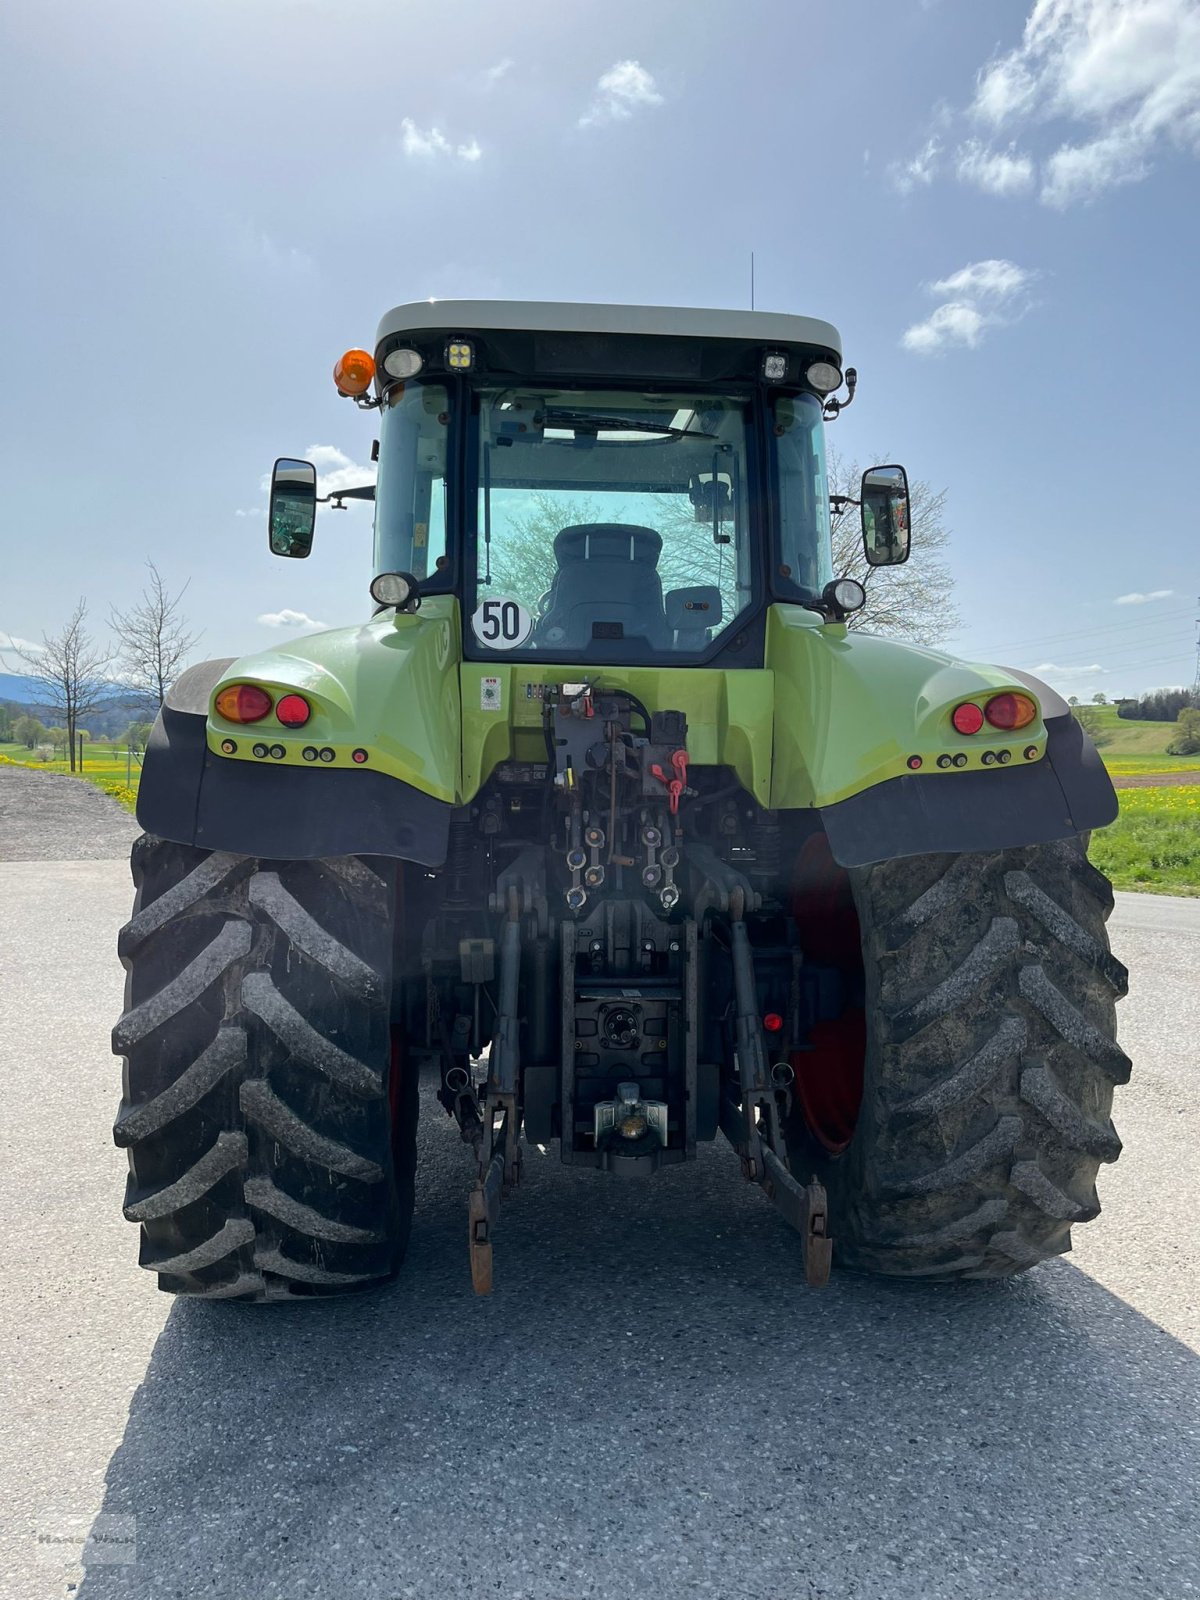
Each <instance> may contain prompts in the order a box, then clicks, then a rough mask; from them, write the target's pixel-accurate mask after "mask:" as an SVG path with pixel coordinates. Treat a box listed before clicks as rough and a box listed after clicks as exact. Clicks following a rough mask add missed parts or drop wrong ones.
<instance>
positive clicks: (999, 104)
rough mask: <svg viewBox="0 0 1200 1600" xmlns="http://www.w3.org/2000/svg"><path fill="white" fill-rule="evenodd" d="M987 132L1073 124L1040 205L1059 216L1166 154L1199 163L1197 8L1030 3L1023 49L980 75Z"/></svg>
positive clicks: (1188, 0)
mask: <svg viewBox="0 0 1200 1600" xmlns="http://www.w3.org/2000/svg"><path fill="white" fill-rule="evenodd" d="M970 109H971V112H972V114H973V115H974V116H975V118H976V119H977V120H978V121H980V122H983V123H985V124H987V125H989V126H991V127H993V128H999V127H1003V126H1006V125H1007V126H1010V127H1011V126H1014V125H1019V124H1026V125H1029V124H1033V123H1040V122H1047V121H1050V120H1058V121H1065V122H1067V123H1075V124H1077V125H1079V129H1080V132H1081V133H1082V135H1083V136H1082V137H1075V138H1071V139H1068V140H1067V141H1066V142H1064V143H1063V144H1061V145H1060V146H1059V147H1058V148H1057V149H1056V150H1055V151H1053V153H1052V154H1051V155H1050V156H1049V157H1048V159H1047V160H1046V162H1045V164H1044V167H1043V171H1042V188H1041V199H1042V200H1043V202H1044V203H1045V204H1047V205H1052V206H1058V207H1063V206H1067V205H1071V204H1072V203H1074V202H1076V201H1088V200H1092V199H1094V198H1095V197H1096V196H1097V195H1099V194H1102V193H1103V192H1104V191H1105V190H1106V189H1110V188H1112V187H1114V186H1115V185H1117V184H1122V183H1135V182H1137V181H1138V180H1139V179H1141V178H1143V177H1144V176H1145V175H1146V174H1147V173H1148V172H1149V171H1150V170H1151V167H1152V166H1153V162H1154V159H1155V157H1157V156H1158V155H1160V154H1162V153H1163V152H1164V151H1165V150H1169V149H1171V148H1175V149H1179V150H1182V151H1184V152H1185V153H1187V154H1191V155H1200V7H1198V6H1197V5H1196V3H1195V0H1035V3H1034V5H1033V7H1032V9H1031V11H1030V13H1029V16H1028V18H1027V20H1026V23H1025V29H1024V33H1023V35H1022V39H1021V43H1020V44H1019V45H1018V46H1017V47H1016V48H1015V49H1013V50H1010V51H1008V52H1006V53H1005V54H1003V55H1001V56H999V57H997V58H996V59H995V60H993V61H992V62H990V63H989V64H988V66H987V67H985V68H984V69H983V71H982V72H981V73H980V74H979V77H978V80H977V83H976V89H975V96H974V99H973V101H972V104H971V108H970Z"/></svg>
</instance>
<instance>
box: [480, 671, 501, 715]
mask: <svg viewBox="0 0 1200 1600" xmlns="http://www.w3.org/2000/svg"><path fill="white" fill-rule="evenodd" d="M503 703H504V699H503V695H502V693H501V689H500V679H499V678H480V680H479V709H480V711H499V710H500V709H501V708H502V706H503Z"/></svg>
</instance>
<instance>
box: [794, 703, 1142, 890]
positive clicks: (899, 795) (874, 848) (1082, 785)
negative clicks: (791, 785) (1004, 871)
mask: <svg viewBox="0 0 1200 1600" xmlns="http://www.w3.org/2000/svg"><path fill="white" fill-rule="evenodd" d="M1116 815H1117V796H1116V791H1115V790H1114V789H1113V786H1112V779H1111V778H1110V777H1109V775H1108V773H1107V771H1106V770H1105V767H1104V763H1103V762H1102V761H1101V760H1100V757H1099V755H1098V754H1097V753H1096V747H1095V745H1093V743H1092V741H1091V740H1090V739H1089V738H1088V737H1087V735H1086V734H1085V733H1084V731H1083V729H1082V728H1081V727H1080V725H1079V723H1078V722H1076V720H1075V718H1074V717H1072V716H1070V715H1067V716H1063V717H1048V718H1047V719H1046V753H1045V755H1044V756H1043V757H1042V759H1041V760H1040V761H1036V762H1030V763H1029V765H1027V766H1007V767H989V768H987V769H986V770H983V771H974V772H942V773H931V774H929V775H927V776H921V777H918V776H917V775H916V774H914V775H913V776H911V777H909V776H907V775H906V776H905V777H903V778H890V779H889V780H888V781H887V782H886V783H879V784H876V785H875V786H874V787H873V788H870V789H864V790H863V792H862V793H861V794H856V795H852V796H851V797H850V799H849V800H842V801H839V802H838V804H837V805H832V806H824V807H822V808H821V820H822V822H823V823H824V825H825V832H826V834H827V836H828V838H829V847H830V849H831V850H832V852H833V856H834V859H835V860H836V861H837V862H839V864H840V865H841V866H843V867H865V866H868V865H869V864H870V863H871V862H873V861H892V860H895V859H896V858H897V857H899V856H918V855H927V854H934V853H940V852H947V853H958V852H960V851H971V852H984V853H986V852H991V851H995V850H1010V849H1015V848H1016V847H1017V846H1019V845H1027V844H1048V843H1049V842H1050V841H1051V840H1053V839H1068V838H1071V837H1073V836H1074V835H1076V834H1081V833H1087V832H1088V831H1090V830H1091V829H1093V828H1104V827H1107V826H1108V824H1109V823H1110V822H1112V821H1114V820H1115V818H1116Z"/></svg>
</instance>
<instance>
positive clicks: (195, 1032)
mask: <svg viewBox="0 0 1200 1600" xmlns="http://www.w3.org/2000/svg"><path fill="white" fill-rule="evenodd" d="M133 876H134V882H135V884H136V886H137V898H136V900H135V904H134V914H133V918H132V920H131V921H130V922H129V923H127V924H126V926H125V927H124V928H123V929H122V931H121V936H120V943H119V950H120V955H121V960H122V962H123V964H124V966H125V969H126V974H127V977H126V986H125V1012H124V1014H123V1016H122V1017H121V1020H120V1021H119V1022H118V1023H117V1026H116V1028H115V1029H114V1031H113V1048H114V1050H116V1051H117V1052H118V1053H121V1054H123V1055H124V1056H125V1076H124V1097H123V1099H122V1101H121V1107H120V1112H119V1114H118V1117H117V1122H116V1127H115V1129H114V1137H115V1139H116V1142H117V1144H118V1145H120V1146H123V1147H125V1148H126V1149H127V1150H128V1152H129V1181H128V1187H127V1191H126V1197H125V1215H126V1217H128V1218H129V1219H130V1220H131V1221H134V1222H137V1223H139V1224H140V1226H141V1255H140V1261H141V1265H142V1266H144V1267H147V1268H148V1269H149V1270H150V1271H152V1272H156V1273H157V1274H158V1281H159V1286H160V1287H161V1288H163V1289H166V1290H168V1291H170V1292H172V1293H175V1294H191V1295H200V1296H205V1297H208V1298H232V1299H242V1300H276V1299H287V1298H292V1297H298V1296H309V1295H319V1294H330V1293H336V1292H338V1291H342V1290H347V1289H356V1288H360V1287H362V1286H364V1285H367V1284H370V1283H374V1282H378V1281H380V1280H382V1279H386V1278H388V1277H390V1276H391V1275H392V1274H393V1273H394V1272H395V1271H396V1269H397V1268H398V1267H399V1265H400V1262H401V1260H402V1259H403V1256H404V1251H405V1247H406V1245H407V1242H408V1234H409V1227H410V1223H411V1217H412V1208H413V1185H414V1174H415V1167H416V1122H417V1083H416V1078H415V1074H406V1073H405V1072H404V1070H403V1063H404V1052H403V1049H402V1048H400V1047H398V1046H399V1045H400V1043H401V1041H400V1040H399V1038H398V1037H397V1034H396V1031H395V1030H394V1029H393V1027H392V1014H391V1003H392V970H393V937H394V922H395V887H394V879H392V877H391V875H390V874H389V876H388V877H387V878H385V877H383V876H381V875H380V873H379V872H376V871H375V870H373V868H372V867H371V866H369V865H367V864H366V863H364V862H363V861H360V860H358V859H356V858H354V857H344V858H339V859H336V860H326V861H301V862H297V861H257V860H252V859H249V858H247V857H244V856H236V855H229V854H224V853H219V852H218V853H210V852H207V851H203V850H195V849H191V848H188V847H187V846H183V845H177V844H172V843H169V842H168V841H166V840H162V839H157V838H154V837H152V836H150V835H143V836H142V838H141V839H139V840H138V841H137V843H136V844H135V845H134V849H133Z"/></svg>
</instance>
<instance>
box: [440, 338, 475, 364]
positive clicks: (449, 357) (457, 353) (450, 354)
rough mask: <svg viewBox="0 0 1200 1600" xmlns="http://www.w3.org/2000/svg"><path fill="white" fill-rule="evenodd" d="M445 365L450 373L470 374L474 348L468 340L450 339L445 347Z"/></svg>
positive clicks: (473, 360) (473, 362) (473, 361)
mask: <svg viewBox="0 0 1200 1600" xmlns="http://www.w3.org/2000/svg"><path fill="white" fill-rule="evenodd" d="M446 365H447V366H448V367H449V368H450V371H451V372H470V370H471V368H472V367H473V366H474V365H475V346H474V345H473V344H472V343H471V341H470V340H469V339H451V341H450V343H449V344H448V345H447V346H446Z"/></svg>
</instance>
